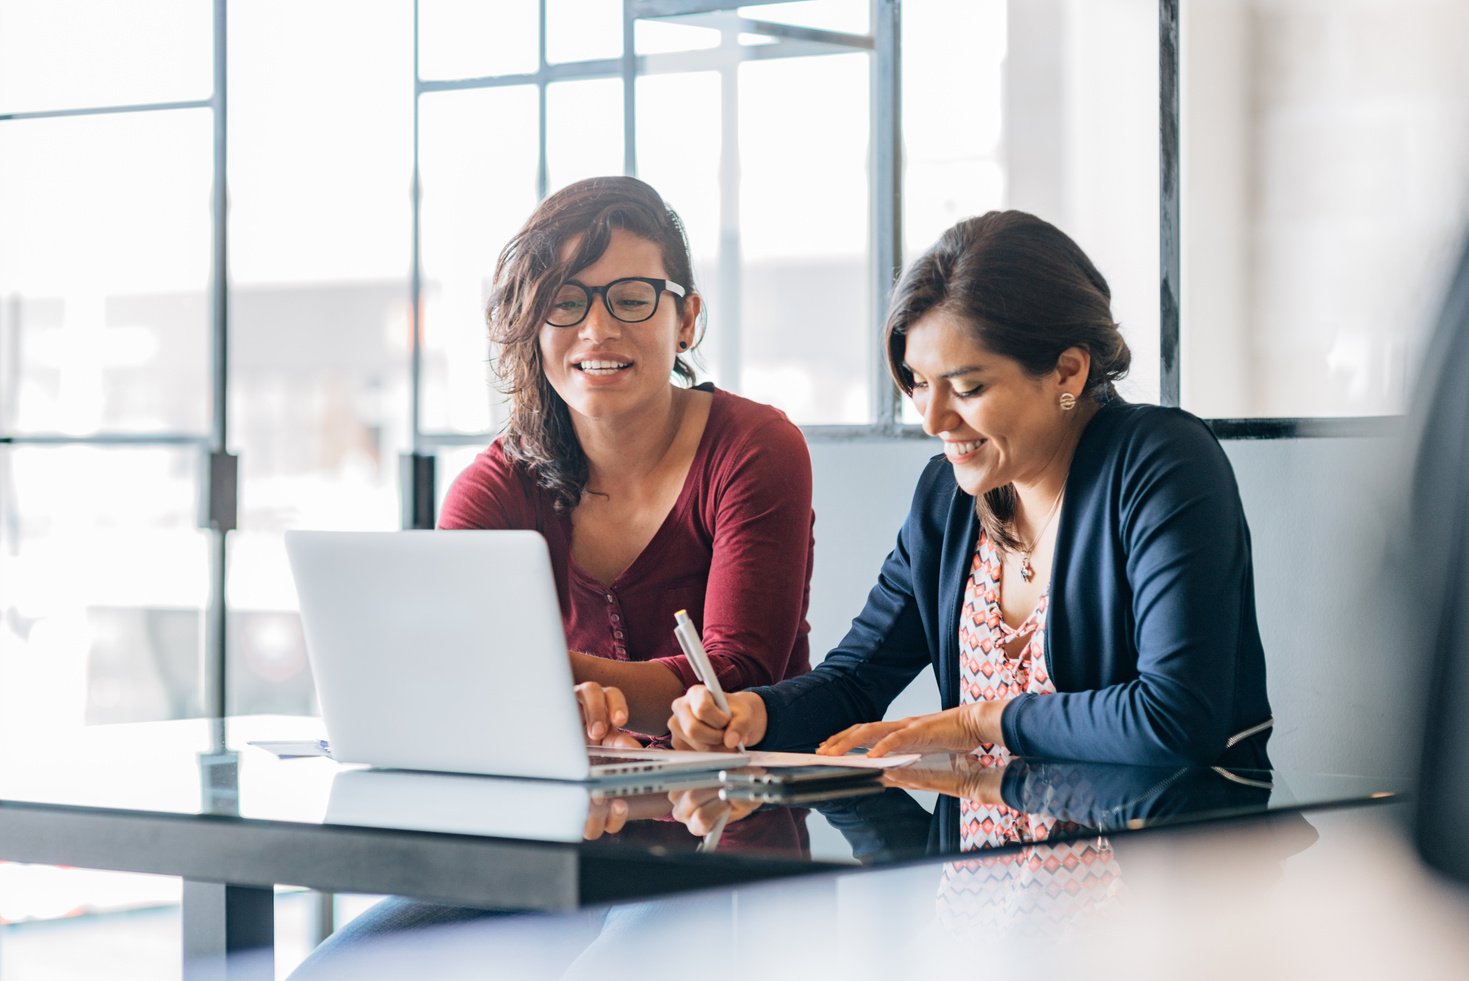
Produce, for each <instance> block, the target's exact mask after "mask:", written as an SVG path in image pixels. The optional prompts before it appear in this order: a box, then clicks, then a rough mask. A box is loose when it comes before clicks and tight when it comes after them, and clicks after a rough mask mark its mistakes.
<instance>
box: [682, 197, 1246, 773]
mask: <svg viewBox="0 0 1469 981" xmlns="http://www.w3.org/2000/svg"><path fill="white" fill-rule="evenodd" d="M885 334H886V346H887V355H888V365H889V368H890V369H891V371H892V374H893V377H894V379H895V380H896V381H897V383H898V385H899V386H900V387H901V388H902V389H903V391H904V392H906V393H907V394H908V395H909V396H911V398H912V400H913V405H914V407H915V408H916V409H917V410H918V412H919V413H920V414H921V415H922V417H923V427H924V429H925V431H926V432H928V433H929V434H930V435H933V436H937V437H938V438H939V439H941V440H942V441H943V456H941V457H935V459H934V460H933V461H932V462H931V463H930V464H929V466H928V468H927V469H926V470H925V471H924V473H923V476H922V477H921V478H920V480H919V483H918V488H917V490H916V492H915V495H914V499H913V505H912V510H911V511H910V513H909V515H908V519H907V521H906V522H905V523H904V525H903V527H902V529H901V530H900V532H899V534H898V541H897V546H896V547H895V548H894V550H893V551H892V553H891V554H890V555H889V556H888V558H887V561H886V562H885V564H884V565H883V568H882V571H881V573H880V575H879V577H878V581H877V584H876V585H875V586H874V587H873V588H872V591H871V593H870V594H869V596H868V599H867V605H866V607H865V608H864V609H863V611H862V612H861V613H860V614H859V615H858V617H857V619H856V620H855V621H853V624H852V628H851V630H850V632H849V633H848V634H847V636H846V638H845V639H844V640H843V641H842V642H841V644H840V645H838V646H837V648H836V649H835V650H834V651H832V652H831V654H829V655H828V656H827V658H826V660H825V661H824V662H823V663H822V664H820V665H819V666H818V667H817V668H816V669H815V670H813V671H812V672H811V673H810V674H807V675H805V676H803V677H801V678H796V679H792V680H790V681H786V682H783V683H780V684H776V685H773V686H767V687H761V688H758V689H756V690H754V691H750V692H743V693H738V694H736V695H734V696H732V697H731V699H730V703H731V713H732V714H726V713H723V712H721V711H720V710H719V709H718V708H717V707H716V706H715V705H714V704H713V701H712V699H710V698H709V696H708V692H706V691H705V690H703V689H702V688H694V689H691V690H690V692H689V693H688V695H687V696H686V697H683V698H680V699H679V700H678V701H676V702H675V703H674V718H673V719H672V720H670V725H671V727H672V731H673V734H674V740H673V741H674V744H675V745H677V746H685V747H689V748H721V747H722V748H729V747H733V746H734V745H736V743H737V742H739V741H741V740H743V741H744V742H745V743H746V744H747V745H750V746H753V747H758V748H761V749H765V748H786V747H810V746H816V745H818V744H819V746H818V752H822V753H828V754H841V753H845V752H847V751H848V750H850V749H853V748H855V747H858V746H864V745H865V746H869V747H871V750H870V751H871V753H873V754H874V755H881V754H884V753H891V752H897V751H907V750H941V749H942V750H957V751H960V752H974V753H976V754H977V755H979V756H980V757H982V758H984V757H993V758H997V759H998V758H1003V757H1004V756H1005V755H1006V754H1010V753H1013V754H1017V755H1021V756H1031V757H1050V758H1063V759H1084V760H1097V761H1113V762H1127V763H1141V764H1155V765H1174V764H1187V763H1196V764H1219V765H1225V766H1238V767H1248V768H1265V767H1268V765H1269V761H1268V758H1267V756H1266V752H1265V742H1266V739H1267V737H1268V735H1269V729H1270V727H1271V725H1272V721H1271V713H1270V705H1269V701H1268V699H1267V697H1266V690H1265V659H1264V653H1263V651H1262V649H1261V645H1260V636H1259V631H1258V628H1257V626H1256V621H1255V602H1254V585H1253V582H1254V575H1253V571H1252V567H1251V559H1250V537H1249V530H1248V528H1247V526H1246V523H1245V517H1244V511H1243V508H1242V506H1241V504H1240V499H1239V492H1238V489H1237V487H1236V485H1235V481H1234V474H1233V472H1232V470H1231V468H1230V465H1229V461H1228V459H1227V458H1226V457H1225V455H1224V453H1223V451H1222V450H1221V449H1220V447H1219V444H1218V442H1216V441H1215V439H1214V437H1213V435H1212V434H1211V433H1210V432H1209V430H1208V428H1207V427H1206V426H1205V425H1204V424H1203V423H1202V422H1201V421H1200V420H1198V419H1196V418H1195V417H1193V416H1191V415H1189V414H1188V413H1186V412H1183V411H1181V410H1179V409H1172V408H1161V407H1158V406H1152V405H1129V404H1127V403H1125V402H1123V401H1122V400H1121V399H1119V398H1118V397H1117V395H1116V392H1115V389H1114V387H1113V383H1114V381H1116V380H1117V379H1118V378H1120V377H1121V376H1122V375H1123V374H1124V373H1125V372H1126V371H1127V368H1128V363H1129V357H1130V356H1129V352H1128V349H1127V345H1126V343H1125V342H1124V341H1123V339H1122V335H1121V333H1120V332H1119V330H1118V327H1117V324H1116V323H1114V322H1113V319H1112V313H1111V307H1110V293H1109V291H1108V288H1107V283H1106V281H1105V280H1104V279H1103V277H1102V275H1101V273H1099V272H1098V271H1097V269H1096V268H1095V266H1093V265H1092V263H1091V261H1090V260H1089V259H1088V258H1087V257H1086V255H1085V254H1083V252H1082V251H1081V249H1080V248H1078V247H1077V245H1076V244H1075V243H1074V242H1073V241H1072V240H1071V239H1070V238H1068V237H1067V236H1066V235H1065V234H1063V233H1062V232H1061V231H1059V230H1058V229H1056V228H1055V227H1054V226H1052V225H1050V224H1048V223H1046V222H1044V221H1042V220H1040V219H1038V218H1035V217H1034V216H1031V215H1028V214H1024V213H1022V212H1016V211H1008V212H991V213H990V214H987V215H984V216H982V217H978V218H972V219H969V220H966V221H963V222H960V223H959V224H957V225H955V226H954V227H953V228H951V229H949V230H948V231H947V232H945V233H944V235H943V236H942V237H941V238H940V239H939V241H938V242H937V244H935V245H934V246H933V247H932V248H931V249H929V250H928V252H926V253H925V254H924V255H923V256H921V257H920V258H919V259H918V260H917V261H916V262H914V263H913V265H912V267H911V268H909V269H908V270H907V272H906V273H905V274H904V276H903V277H902V280H901V281H900V282H899V284H898V286H897V288H896V290H895V293H894V297H893V303H892V309H891V312H890V314H889V316H888V321H887V326H886V331H885ZM925 664H931V666H932V667H933V670H934V673H935V675H936V676H937V679H938V684H939V691H940V695H941V698H942V703H943V706H944V710H943V711H940V712H936V713H933V714H929V715H922V716H916V717H913V718H907V719H901V720H896V721H885V722H884V721H877V720H879V719H881V718H882V715H883V712H884V711H885V710H886V708H887V706H888V704H889V703H890V702H891V701H892V699H893V698H894V697H895V696H896V695H897V694H898V692H900V691H901V690H902V689H903V688H904V687H905V686H906V685H907V684H908V682H909V681H910V680H911V679H912V678H913V676H914V675H916V674H917V673H918V672H919V671H921V670H922V669H923V667H924V665H925Z"/></svg>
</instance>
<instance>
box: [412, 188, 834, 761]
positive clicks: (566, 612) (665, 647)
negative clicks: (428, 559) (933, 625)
mask: <svg viewBox="0 0 1469 981" xmlns="http://www.w3.org/2000/svg"><path fill="white" fill-rule="evenodd" d="M701 312H702V300H701V298H700V296H699V293H698V290H697V289H696V287H695V285H694V278H693V269H692V262H691V260H690V257H689V250H688V243H687V241H686V239H685V237H684V232H683V226H682V224H681V223H680V221H679V219H678V216H677V215H676V214H675V213H674V212H673V211H672V210H671V209H670V208H669V207H668V206H667V205H666V204H664V202H663V200H662V198H660V197H659V195H658V193H657V192H656V191H654V190H653V189H652V188H651V187H649V186H648V185H647V184H644V183H642V182H641V181H638V180H635V179H633V178H631V177H598V178H592V179H590V180H584V181H580V182H578V183H576V184H572V185H570V186H568V187H566V188H564V189H563V190H561V191H558V192H556V193H555V194H553V195H551V196H550V197H548V198H547V199H546V200H545V201H544V202H542V203H541V205H540V206H539V207H538V208H536V210H535V212H534V213H533V214H532V215H531V216H530V219H529V220H528V221H527V222H526V223H525V226H524V227H523V228H521V230H520V231H519V232H517V233H516V235H515V237H514V238H512V239H511V240H510V242H509V244H508V245H506V246H505V249H504V251H503V252H502V253H501V255H500V260H499V263H498V265H497V267H496V270H495V278H494V283H493V287H492V291H491V295H490V300H489V309H488V318H489V325H490V336H491V338H492V340H493V341H494V342H495V344H496V345H497V347H498V357H497V359H496V362H495V368H496V372H497V373H498V375H499V377H500V379H501V381H502V383H503V385H504V388H505V390H506V391H507V393H508V394H509V396H510V418H509V422H508V423H507V425H506V428H505V431H504V433H503V434H502V435H501V436H500V437H499V438H498V439H496V440H495V441H494V443H492V444H491V445H490V447H489V448H488V449H486V450H485V451H484V452H483V453H481V454H480V455H479V456H478V457H477V458H476V459H475V461H474V462H473V463H472V464H471V465H470V466H469V467H468V469H466V470H465V471H464V472H463V473H462V474H460V475H459V477H458V479H456V480H455V481H454V484H453V486H452V487H451V488H450V489H449V493H448V496H447V498H446V500H445V502H444V506H443V510H442V514H441V517H440V521H439V526H440V527H441V528H531V529H535V530H536V531H539V532H540V533H541V534H542V535H544V536H545V538H546V541H547V544H548V545H549V546H550V552H551V561H552V566H553V569H554V570H555V574H556V580H557V588H558V589H559V591H560V595H561V610H562V617H563V621H564V623H565V627H566V635H567V641H568V643H569V644H570V645H571V647H572V654H571V658H572V670H573V674H574V676H575V678H576V680H577V681H578V682H579V684H578V686H577V694H578V697H579V699H580V701H581V703H582V708H583V713H584V715H585V717H586V721H587V731H588V737H589V738H590V739H592V740H593V741H606V742H608V743H610V744H616V745H631V744H634V743H635V742H637V740H635V739H633V738H632V737H631V736H629V735H628V734H627V733H624V732H621V731H620V729H621V727H623V726H625V727H626V728H627V729H630V730H632V731H634V732H637V733H643V734H649V735H655V736H656V735H661V734H664V733H666V732H667V724H666V723H667V719H668V713H669V705H670V703H671V702H672V701H673V700H674V699H675V698H676V697H678V696H679V695H681V694H683V692H684V690H685V689H687V688H688V687H689V686H690V685H692V684H694V682H695V680H696V679H695V677H694V674H693V671H692V669H691V668H690V666H689V664H688V661H687V660H686V659H685V658H684V657H683V656H682V655H681V653H680V650H679V648H678V646H677V643H676V641H675V640H674V634H673V627H674V618H673V615H674V613H675V612H676V611H678V610H687V611H688V614H689V616H690V618H692V620H693V622H694V624H695V625H696V626H697V627H698V628H700V630H701V631H702V635H703V641H704V647H705V649H706V650H707V651H708V652H709V657H710V661H711V662H712V664H713V666H714V669H715V671H716V673H717V674H718V676H719V680H720V683H721V684H722V685H724V686H725V687H726V688H728V689H729V690H731V691H733V690H738V689H741V688H748V687H751V686H754V685H763V684H771V683H773V682H776V681H780V680H783V679H786V678H791V677H794V676H795V675H798V674H801V673H803V672H805V671H807V670H808V669H809V667H810V660H809V654H808V642H807V631H808V627H807V624H806V619H805V617H806V606H807V600H808V592H809V588H810V581H811V556H812V538H811V527H812V513H811V462H810V457H809V455H808V453H807V450H806V444H805V440H804V439H803V437H802V436H801V433H800V431H799V430H798V429H797V428H796V427H795V426H794V425H792V424H791V422H790V421H789V420H788V419H787V418H786V417H785V415H784V414H782V413H781V412H780V411H778V410H776V409H774V408H771V407H770V406H767V405H761V404H759V403H756V402H751V401H748V400H746V399H742V398H740V397H738V396H735V395H732V394H730V393H728V392H724V391H718V390H715V389H714V388H713V387H712V386H711V385H707V384H706V385H699V386H693V387H690V386H691V383H692V382H693V380H694V371H693V368H692V367H691V366H690V364H689V363H688V360H687V359H688V356H689V353H690V351H691V350H692V349H693V347H694V346H695V345H696V344H697V342H698V340H699V324H700V315H701ZM608 689H611V690H610V691H608Z"/></svg>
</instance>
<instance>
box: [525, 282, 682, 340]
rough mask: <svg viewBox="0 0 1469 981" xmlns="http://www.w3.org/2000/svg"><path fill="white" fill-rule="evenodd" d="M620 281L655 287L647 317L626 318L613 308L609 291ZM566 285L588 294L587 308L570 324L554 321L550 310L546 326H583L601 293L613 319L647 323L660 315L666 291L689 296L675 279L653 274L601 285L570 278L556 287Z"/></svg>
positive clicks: (558, 289)
mask: <svg viewBox="0 0 1469 981" xmlns="http://www.w3.org/2000/svg"><path fill="white" fill-rule="evenodd" d="M618 283H647V284H648V285H649V286H651V287H653V289H654V291H655V292H654V294H653V309H652V310H650V311H649V312H648V315H647V316H646V317H644V318H643V319H641V320H625V319H623V318H622V317H619V316H618V315H617V311H616V310H614V309H612V301H611V300H610V299H609V298H608V296H607V291H608V290H610V289H612V287H614V286H616V285H617V284H618ZM565 286H576V287H579V288H580V289H582V290H583V291H584V292H585V293H586V294H587V308H586V309H585V310H583V311H582V314H581V316H580V317H578V318H577V319H576V320H574V321H572V322H571V323H569V324H556V323H552V322H551V320H550V319H549V317H550V311H549V310H548V311H547V320H546V326H548V327H555V328H556V329H557V330H569V329H571V328H572V327H579V326H581V324H582V323H583V322H584V321H585V320H586V319H587V314H589V313H591V312H592V298H593V297H595V296H596V295H597V294H599V293H600V294H601V295H602V306H603V307H605V308H606V309H607V313H608V314H609V315H611V317H612V319H613V320H615V321H617V322H618V323H619V324H645V323H647V322H648V321H650V320H652V319H653V318H654V317H656V316H658V304H659V303H661V302H662V300H663V294H664V293H672V294H673V295H674V296H676V297H677V298H678V299H680V300H682V299H684V298H685V297H687V296H688V290H686V289H685V288H684V287H682V286H680V285H679V284H678V283H675V282H674V281H673V280H671V279H656V278H654V277H652V276H623V277H621V278H619V279H614V280H613V281H612V282H610V283H604V284H603V285H601V286H588V285H587V284H586V283H578V282H577V281H576V280H574V279H569V280H567V281H566V282H564V283H562V284H561V286H558V287H556V291H557V292H558V293H559V292H560V291H561V289H562V287H565ZM551 305H552V307H554V306H555V301H554V300H553V301H552V304H551Z"/></svg>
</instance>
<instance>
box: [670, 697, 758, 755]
mask: <svg viewBox="0 0 1469 981" xmlns="http://www.w3.org/2000/svg"><path fill="white" fill-rule="evenodd" d="M726 698H727V700H728V701H729V711H728V712H722V711H720V709H719V706H718V705H715V704H714V696H713V695H711V694H709V689H707V688H705V687H704V686H703V685H695V686H694V687H692V688H690V689H689V690H688V691H686V692H684V693H683V695H681V696H679V697H678V698H675V699H674V700H673V716H672V717H671V718H670V719H669V720H668V731H669V732H670V733H672V734H673V748H674V749H690V750H696V751H699V752H704V753H719V752H729V751H730V750H733V749H736V748H738V747H739V746H740V745H742V744H743V745H746V746H751V745H754V744H755V743H758V742H759V741H760V740H762V739H764V738H765V725H766V722H767V721H768V717H767V716H766V714H765V700H764V699H762V698H761V697H760V696H759V695H757V694H755V693H754V692H748V691H737V692H735V693H734V694H732V695H728V696H726Z"/></svg>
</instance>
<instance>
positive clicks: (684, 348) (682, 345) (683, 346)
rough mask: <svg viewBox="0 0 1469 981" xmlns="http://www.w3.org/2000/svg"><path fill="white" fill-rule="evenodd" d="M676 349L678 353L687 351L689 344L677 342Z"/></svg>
mask: <svg viewBox="0 0 1469 981" xmlns="http://www.w3.org/2000/svg"><path fill="white" fill-rule="evenodd" d="M678 349H679V350H680V351H687V350H688V349H689V342H688V341H679V342H678Z"/></svg>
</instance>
